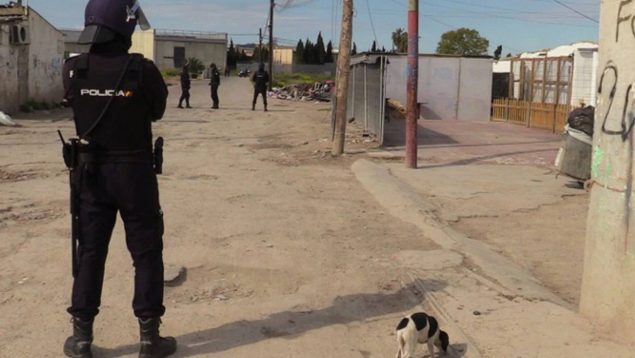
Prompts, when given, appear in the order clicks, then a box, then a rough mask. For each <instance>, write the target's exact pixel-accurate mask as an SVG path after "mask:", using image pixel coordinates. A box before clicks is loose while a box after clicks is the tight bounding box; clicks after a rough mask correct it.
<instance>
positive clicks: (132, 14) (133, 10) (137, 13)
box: [126, 0, 150, 30]
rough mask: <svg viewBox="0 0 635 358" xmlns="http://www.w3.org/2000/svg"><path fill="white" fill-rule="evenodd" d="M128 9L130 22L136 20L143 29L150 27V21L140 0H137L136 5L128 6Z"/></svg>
mask: <svg viewBox="0 0 635 358" xmlns="http://www.w3.org/2000/svg"><path fill="white" fill-rule="evenodd" d="M126 10H127V12H128V19H127V21H128V22H130V21H136V22H137V24H138V25H139V27H140V28H141V30H149V29H150V22H149V21H148V18H147V17H146V14H145V13H144V12H143V9H142V8H141V4H139V0H136V1H135V3H134V5H132V7H128V8H127V9H126Z"/></svg>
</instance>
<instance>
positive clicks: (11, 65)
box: [0, 25, 20, 113]
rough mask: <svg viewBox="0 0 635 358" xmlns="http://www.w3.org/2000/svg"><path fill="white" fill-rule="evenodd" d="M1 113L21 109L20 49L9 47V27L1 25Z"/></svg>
mask: <svg viewBox="0 0 635 358" xmlns="http://www.w3.org/2000/svg"><path fill="white" fill-rule="evenodd" d="M0 79H2V80H1V81H0V111H2V112H9V113H12V112H15V111H16V110H17V109H18V108H19V106H20V105H19V101H20V98H19V90H18V47H16V46H11V45H9V26H8V25H0Z"/></svg>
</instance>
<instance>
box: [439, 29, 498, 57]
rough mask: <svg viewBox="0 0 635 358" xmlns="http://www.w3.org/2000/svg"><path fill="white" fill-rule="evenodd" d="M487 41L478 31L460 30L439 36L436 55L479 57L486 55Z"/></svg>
mask: <svg viewBox="0 0 635 358" xmlns="http://www.w3.org/2000/svg"><path fill="white" fill-rule="evenodd" d="M488 48H489V41H488V40H487V39H486V38H484V37H482V36H481V34H479V32H478V31H476V30H473V29H468V28H464V27H463V28H460V29H458V30H454V31H448V32H446V33H444V34H443V35H442V36H441V41H439V46H438V47H437V53H439V54H443V55H460V56H480V55H485V54H487V49H488Z"/></svg>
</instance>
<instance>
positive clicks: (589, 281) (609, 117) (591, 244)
mask: <svg viewBox="0 0 635 358" xmlns="http://www.w3.org/2000/svg"><path fill="white" fill-rule="evenodd" d="M634 20H635V2H633V1H602V5H601V22H600V58H599V68H600V70H599V74H600V79H599V80H598V86H597V98H598V100H597V102H598V110H597V111H596V120H595V134H594V152H593V164H592V176H593V179H592V180H593V183H594V184H593V186H592V192H591V205H590V208H589V219H588V226H587V239H586V254H585V262H584V276H583V283H582V295H581V300H580V311H581V312H582V313H583V314H584V315H586V316H587V317H589V318H590V319H591V321H592V322H593V323H594V325H597V326H598V327H599V329H600V331H601V332H604V333H605V334H606V335H609V336H611V337H612V338H614V339H621V340H623V341H626V342H629V343H632V342H633V341H634V340H635V208H633V197H632V189H633V184H634V180H635V153H634V152H635V143H634V139H633V123H635V122H634V120H635V107H634V100H635V95H634V94H635V91H634V90H633V88H634V84H635V61H633V56H634V55H635V32H634V31H633V28H632V24H633V21H634Z"/></svg>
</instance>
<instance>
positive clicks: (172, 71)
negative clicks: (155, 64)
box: [161, 68, 181, 78]
mask: <svg viewBox="0 0 635 358" xmlns="http://www.w3.org/2000/svg"><path fill="white" fill-rule="evenodd" d="M180 74H181V70H180V69H178V68H169V69H167V70H163V71H161V75H162V76H163V77H164V78H167V77H177V76H179V75H180Z"/></svg>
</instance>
